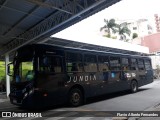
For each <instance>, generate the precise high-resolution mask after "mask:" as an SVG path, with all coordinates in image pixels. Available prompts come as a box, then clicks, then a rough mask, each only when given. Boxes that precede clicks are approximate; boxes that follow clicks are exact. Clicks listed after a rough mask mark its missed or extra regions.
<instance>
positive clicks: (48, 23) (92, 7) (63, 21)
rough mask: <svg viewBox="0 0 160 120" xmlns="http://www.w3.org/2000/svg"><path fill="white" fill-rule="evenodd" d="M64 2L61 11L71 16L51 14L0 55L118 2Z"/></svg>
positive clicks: (103, 0)
mask: <svg viewBox="0 0 160 120" xmlns="http://www.w3.org/2000/svg"><path fill="white" fill-rule="evenodd" d="M64 1H65V4H64V5H63V9H68V10H69V11H71V13H73V15H71V14H68V13H65V12H61V11H57V12H56V13H55V14H52V15H51V16H49V17H48V18H46V20H44V21H42V22H41V23H39V24H38V25H36V26H35V27H33V28H32V29H30V30H28V31H26V32H25V33H24V34H21V35H19V36H17V38H18V37H20V38H23V40H21V39H14V40H12V41H11V42H10V43H8V44H7V45H6V46H4V47H3V48H2V49H1V50H0V54H4V53H5V52H12V51H14V50H16V49H17V48H19V47H21V46H23V45H26V44H28V43H31V42H33V41H35V40H37V39H39V38H40V37H41V38H43V37H48V36H50V35H51V34H53V33H56V32H58V31H60V30H62V29H64V28H65V27H67V26H69V25H71V24H74V23H75V22H78V21H80V20H82V19H84V18H86V17H88V16H89V15H92V14H94V13H95V12H97V11H99V10H102V9H104V8H105V7H108V6H110V5H112V4H114V3H116V2H118V1H120V0H99V1H97V2H96V1H95V0H81V1H78V2H71V1H70V0H64ZM82 1H83V2H82ZM81 2H82V3H81ZM79 5H81V6H83V8H85V9H84V10H82V9H80V7H79ZM80 16H81V17H80Z"/></svg>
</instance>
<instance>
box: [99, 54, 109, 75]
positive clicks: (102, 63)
mask: <svg viewBox="0 0 160 120" xmlns="http://www.w3.org/2000/svg"><path fill="white" fill-rule="evenodd" d="M98 68H99V71H100V72H106V71H108V70H109V58H108V57H107V56H98Z"/></svg>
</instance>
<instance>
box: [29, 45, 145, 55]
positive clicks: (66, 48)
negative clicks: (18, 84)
mask: <svg viewBox="0 0 160 120" xmlns="http://www.w3.org/2000/svg"><path fill="white" fill-rule="evenodd" d="M29 46H30V45H29ZM31 46H33V47H38V48H41V49H43V48H44V49H48V50H49V49H50V48H52V47H53V46H54V48H55V49H59V50H68V51H71V50H74V51H85V52H97V53H106V54H114V55H124V56H126V55H127V56H128V55H129V56H134V57H146V56H143V55H140V54H135V55H134V54H127V53H126V54H124V53H118V52H109V51H101V50H94V49H83V48H73V47H65V46H57V45H52V44H47V43H43V44H33V45H31ZM26 47H27V46H26Z"/></svg>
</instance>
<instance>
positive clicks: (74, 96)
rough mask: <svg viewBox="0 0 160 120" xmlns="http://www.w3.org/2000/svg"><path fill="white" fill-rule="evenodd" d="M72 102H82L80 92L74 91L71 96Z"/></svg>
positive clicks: (74, 103)
mask: <svg viewBox="0 0 160 120" xmlns="http://www.w3.org/2000/svg"><path fill="white" fill-rule="evenodd" d="M71 102H72V104H73V105H77V104H79V102H80V94H79V93H73V94H72V96H71Z"/></svg>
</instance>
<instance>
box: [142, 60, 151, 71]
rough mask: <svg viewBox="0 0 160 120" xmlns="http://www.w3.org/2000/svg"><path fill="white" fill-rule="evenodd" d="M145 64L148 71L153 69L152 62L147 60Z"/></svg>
mask: <svg viewBox="0 0 160 120" xmlns="http://www.w3.org/2000/svg"><path fill="white" fill-rule="evenodd" d="M144 64H145V68H146V70H151V69H152V66H151V61H150V60H145V61H144Z"/></svg>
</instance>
